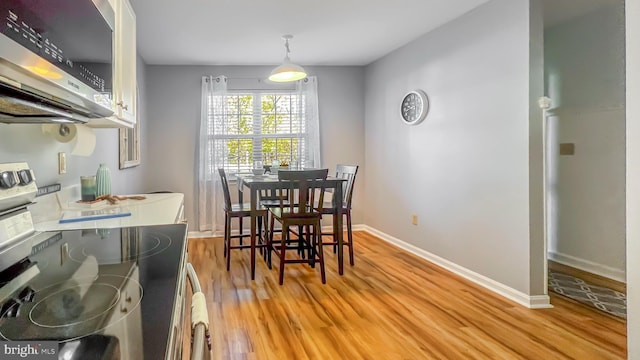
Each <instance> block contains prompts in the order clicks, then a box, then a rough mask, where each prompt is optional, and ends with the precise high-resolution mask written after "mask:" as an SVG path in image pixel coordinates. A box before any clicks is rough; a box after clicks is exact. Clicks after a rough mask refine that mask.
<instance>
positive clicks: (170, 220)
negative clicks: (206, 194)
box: [29, 188, 184, 231]
mask: <svg viewBox="0 0 640 360" xmlns="http://www.w3.org/2000/svg"><path fill="white" fill-rule="evenodd" d="M76 191H77V189H73V188H72V189H66V190H63V191H61V192H58V193H54V194H49V195H45V196H41V197H38V198H36V200H35V201H34V202H35V204H33V205H30V206H29V210H30V211H31V215H32V217H33V223H34V227H35V230H36V231H59V230H73V229H94V228H119V227H131V226H147V225H161V224H175V223H176V222H179V221H181V220H182V216H183V202H184V194H181V193H163V194H139V195H142V196H145V197H146V199H144V200H131V199H127V200H121V201H118V203H116V204H114V205H110V204H109V203H108V202H106V201H105V202H104V203H101V204H100V205H97V206H91V207H89V206H86V205H82V204H77V203H76V202H75V200H77V199H78V198H79V196H78V195H76V194H75V192H76ZM127 196H133V195H127ZM107 209H119V210H120V212H121V213H125V212H130V213H131V216H126V217H118V218H111V219H102V220H91V221H78V222H71V223H65V224H60V223H59V222H58V221H59V220H60V219H61V218H62V217H63V216H64V215H65V214H70V213H78V212H79V211H91V210H107Z"/></svg>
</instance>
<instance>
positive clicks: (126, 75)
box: [113, 0, 137, 124]
mask: <svg viewBox="0 0 640 360" xmlns="http://www.w3.org/2000/svg"><path fill="white" fill-rule="evenodd" d="M114 2H115V5H116V6H115V8H114V10H115V13H116V30H115V48H114V77H113V89H114V100H115V105H116V110H115V111H116V114H115V115H116V117H118V118H119V119H120V120H124V121H126V122H128V123H131V124H134V123H135V122H136V111H137V109H136V62H137V59H136V14H135V13H134V12H133V8H132V7H131V4H130V3H129V0H114Z"/></svg>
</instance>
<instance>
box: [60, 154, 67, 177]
mask: <svg viewBox="0 0 640 360" xmlns="http://www.w3.org/2000/svg"><path fill="white" fill-rule="evenodd" d="M66 173H67V155H66V154H65V153H63V152H59V153H58V174H66Z"/></svg>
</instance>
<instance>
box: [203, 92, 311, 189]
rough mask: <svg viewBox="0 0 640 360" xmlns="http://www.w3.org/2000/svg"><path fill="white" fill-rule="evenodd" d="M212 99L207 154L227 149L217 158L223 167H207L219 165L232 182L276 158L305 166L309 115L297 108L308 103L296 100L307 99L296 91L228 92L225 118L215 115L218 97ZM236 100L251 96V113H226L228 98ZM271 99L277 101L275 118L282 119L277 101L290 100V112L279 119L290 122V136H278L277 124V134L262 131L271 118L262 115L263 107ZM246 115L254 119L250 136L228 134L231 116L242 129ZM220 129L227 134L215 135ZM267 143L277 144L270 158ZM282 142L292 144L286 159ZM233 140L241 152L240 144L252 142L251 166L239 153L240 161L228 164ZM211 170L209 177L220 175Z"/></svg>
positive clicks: (282, 134) (210, 102) (285, 134)
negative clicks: (255, 166) (221, 120)
mask: <svg viewBox="0 0 640 360" xmlns="http://www.w3.org/2000/svg"><path fill="white" fill-rule="evenodd" d="M209 96H210V98H209V104H208V106H207V111H208V113H207V118H208V123H207V124H208V125H207V150H208V151H207V153H208V154H209V156H214V155H213V153H214V152H213V151H212V147H213V148H215V149H216V150H218V151H220V150H219V149H225V152H224V154H216V155H215V156H216V158H217V159H224V160H223V161H222V164H217V163H216V162H215V161H208V162H207V163H208V164H210V165H209V166H211V165H213V164H214V163H216V167H223V168H224V169H225V171H226V172H227V173H228V174H229V175H230V177H232V178H233V177H234V174H236V173H246V172H250V171H251V169H252V168H253V164H255V162H256V161H262V164H264V165H270V164H271V161H273V158H276V159H281V158H283V157H288V161H289V163H291V162H294V161H295V162H296V164H298V165H299V166H301V167H304V166H305V151H306V150H307V147H308V146H309V136H310V134H309V128H308V124H307V123H306V121H307V119H306V114H305V112H304V111H300V110H299V109H298V108H297V107H298V106H300V107H301V108H304V102H305V99H304V97H303V98H302V99H298V98H297V97H298V96H304V95H301V94H299V93H298V92H296V91H295V90H282V89H277V90H275V89H253V90H229V91H228V92H227V93H226V94H225V95H223V96H224V97H225V100H224V101H225V102H226V104H225V108H224V110H225V111H223V113H222V114H216V113H215V110H216V109H215V102H216V99H215V97H216V95H214V94H212V95H209ZM236 96H237V97H240V96H251V100H252V106H251V113H249V114H248V113H245V112H242V111H241V110H240V109H239V108H238V110H237V112H235V113H234V114H233V115H230V114H229V113H228V112H227V110H228V109H229V107H228V106H229V100H228V98H229V97H236ZM269 96H272V97H273V99H274V106H273V111H274V112H273V115H275V116H278V115H279V114H278V106H277V100H276V99H277V98H278V97H282V96H284V97H288V99H289V104H288V106H287V108H288V112H283V113H281V114H280V115H282V116H285V117H287V118H288V121H286V122H285V126H287V125H288V128H289V132H282V133H278V132H277V126H279V125H278V124H276V132H275V133H265V132H264V130H265V129H264V128H263V124H264V117H265V116H267V115H268V114H267V113H265V112H264V111H263V107H262V106H263V102H264V98H265V97H269ZM296 102H299V103H298V104H297V105H296V106H294V103H296ZM236 103H237V104H238V107H240V106H241V105H240V101H237V102H236ZM296 109H298V110H296ZM247 115H251V117H252V126H251V132H250V133H248V134H241V133H240V131H239V130H240V129H238V133H230V132H229V131H228V130H226V129H228V126H229V124H230V123H231V122H230V121H229V119H230V118H231V117H232V116H233V117H235V118H236V119H237V121H238V123H237V126H238V127H239V126H240V118H241V117H242V116H247ZM220 116H221V117H222V118H223V119H224V122H220V123H218V124H217V123H216V117H220ZM296 119H297V120H296ZM296 123H297V124H296ZM294 124H295V125H296V127H297V128H298V130H299V131H296V132H294V131H293V128H294ZM212 126H213V129H212V128H211V127H212ZM219 128H220V129H225V130H224V133H222V134H220V133H217V134H216V133H215V130H216V129H219ZM265 139H275V141H276V145H275V146H274V148H275V153H274V154H272V155H270V157H271V158H269V157H268V156H266V154H267V153H266V152H264V140H265ZM279 139H283V140H289V141H290V143H291V144H290V145H289V153H288V154H284V155H283V153H278V145H277V143H278V140H279ZM296 139H297V142H296V144H295V145H294V144H293V143H294V140H296ZM233 140H237V141H238V149H240V141H247V140H248V141H251V151H250V153H249V154H248V156H249V161H248V163H242V162H241V161H240V158H241V154H240V152H239V153H238V155H237V156H238V158H237V160H236V162H235V163H234V162H233V161H229V154H228V146H229V145H228V144H229V142H230V141H233ZM225 145H226V148H225ZM209 160H213V159H209ZM270 160H271V161H270ZM209 170H210V171H209V173H216V172H217V169H209Z"/></svg>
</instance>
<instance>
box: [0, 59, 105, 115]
mask: <svg viewBox="0 0 640 360" xmlns="http://www.w3.org/2000/svg"><path fill="white" fill-rule="evenodd" d="M111 115H113V111H112V110H111V109H109V108H107V107H105V106H103V105H100V104H98V103H96V102H94V101H92V100H90V99H88V98H86V97H84V96H82V95H80V94H77V93H74V92H72V91H69V90H68V89H65V88H63V87H61V86H58V85H57V84H55V83H53V82H50V81H48V80H47V79H45V78H42V77H41V76H39V75H36V74H34V73H32V72H31V71H29V70H27V69H24V68H22V67H20V66H17V65H15V64H13V63H11V62H9V61H7V60H6V59H4V58H1V57H0V122H1V123H23V124H42V123H61V122H62V123H81V124H82V123H87V122H89V120H90V119H92V118H104V117H109V116H111Z"/></svg>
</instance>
